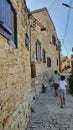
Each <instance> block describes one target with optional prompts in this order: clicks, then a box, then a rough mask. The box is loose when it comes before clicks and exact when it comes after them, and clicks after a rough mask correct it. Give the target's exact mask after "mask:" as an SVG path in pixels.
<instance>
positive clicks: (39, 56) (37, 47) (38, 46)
mask: <svg viewBox="0 0 73 130" xmlns="http://www.w3.org/2000/svg"><path fill="white" fill-rule="evenodd" d="M36 60H37V61H38V62H39V61H41V44H40V42H39V40H37V41H36Z"/></svg>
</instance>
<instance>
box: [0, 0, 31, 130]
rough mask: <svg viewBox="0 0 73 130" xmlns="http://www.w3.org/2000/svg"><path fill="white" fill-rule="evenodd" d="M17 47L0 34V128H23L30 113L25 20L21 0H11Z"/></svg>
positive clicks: (26, 27) (27, 27)
mask: <svg viewBox="0 0 73 130" xmlns="http://www.w3.org/2000/svg"><path fill="white" fill-rule="evenodd" d="M12 4H13V6H14V8H15V10H16V12H17V40H18V48H14V47H12V46H11V45H9V43H8V41H7V39H6V38H4V37H3V36H2V35H0V130H20V129H21V130H24V129H25V127H26V124H27V121H28V119H29V116H30V113H31V102H32V94H31V72H30V49H29V50H28V49H27V48H26V47H25V33H26V32H27V33H28V35H29V21H28V15H27V10H26V6H25V4H24V0H21V1H20V0H18V1H16V0H13V1H12Z"/></svg>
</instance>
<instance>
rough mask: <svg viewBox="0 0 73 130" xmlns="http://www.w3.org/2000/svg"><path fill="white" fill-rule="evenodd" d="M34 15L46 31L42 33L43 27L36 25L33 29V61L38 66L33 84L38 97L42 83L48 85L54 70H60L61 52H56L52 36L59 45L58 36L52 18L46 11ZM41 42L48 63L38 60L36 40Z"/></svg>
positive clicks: (35, 12) (37, 11)
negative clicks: (48, 59)
mask: <svg viewBox="0 0 73 130" xmlns="http://www.w3.org/2000/svg"><path fill="white" fill-rule="evenodd" d="M32 15H33V16H34V18H35V19H36V21H37V20H38V21H39V22H40V23H41V24H42V25H43V27H45V28H46V30H44V31H41V26H40V25H37V24H36V27H35V29H34V30H33V29H32V28H31V50H32V52H31V60H32V61H34V62H35V65H36V77H35V78H34V80H33V82H34V84H35V91H36V95H38V94H39V93H40V91H41V89H40V88H41V87H40V86H42V83H44V84H45V85H46V84H47V82H48V80H49V79H50V78H51V76H52V75H53V73H54V70H58V68H59V64H58V65H57V60H59V52H58V50H56V46H55V45H54V44H53V43H52V34H54V36H55V38H56V44H58V43H57V34H56V30H55V27H54V25H53V23H52V21H51V19H50V16H49V14H48V12H47V10H46V9H42V10H41V9H39V10H36V11H33V12H32ZM30 21H31V20H30ZM31 23H32V22H31ZM37 39H38V40H39V42H40V44H41V56H42V50H43V49H44V50H45V51H46V63H43V59H41V61H40V62H38V61H37V60H36V47H35V46H36V40H37ZM33 52H34V58H32V57H33V56H32V53H33ZM47 57H50V58H51V67H47Z"/></svg>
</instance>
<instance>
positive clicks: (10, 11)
mask: <svg viewBox="0 0 73 130" xmlns="http://www.w3.org/2000/svg"><path fill="white" fill-rule="evenodd" d="M0 34H2V35H3V36H4V37H6V38H7V39H8V40H9V43H10V44H11V45H13V46H14V47H17V19H16V12H15V10H14V8H13V6H12V4H11V2H9V0H0Z"/></svg>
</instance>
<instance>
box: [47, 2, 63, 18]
mask: <svg viewBox="0 0 73 130" xmlns="http://www.w3.org/2000/svg"><path fill="white" fill-rule="evenodd" d="M61 3H62V1H61V0H60V1H59V0H58V2H57V3H56V4H55V6H54V7H53V8H52V10H49V12H50V15H51V16H52V15H53V14H54V13H55V11H56V10H57V8H58V7H59V6H60V5H61Z"/></svg>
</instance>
